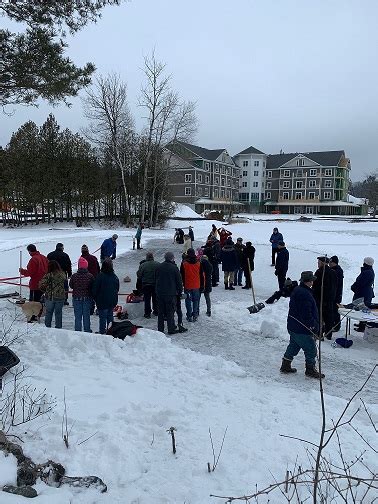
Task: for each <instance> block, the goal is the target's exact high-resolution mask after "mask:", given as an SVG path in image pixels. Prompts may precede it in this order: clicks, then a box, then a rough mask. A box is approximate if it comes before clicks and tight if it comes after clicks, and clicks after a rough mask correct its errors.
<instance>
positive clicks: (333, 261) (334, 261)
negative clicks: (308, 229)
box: [329, 256, 344, 332]
mask: <svg viewBox="0 0 378 504" xmlns="http://www.w3.org/2000/svg"><path fill="white" fill-rule="evenodd" d="M329 267H330V268H331V269H332V270H333V271H334V272H335V273H336V277H337V287H336V297H335V303H334V305H333V307H334V312H333V324H334V326H335V327H334V331H335V332H338V331H340V327H341V323H340V313H339V307H338V305H339V304H341V302H342V299H343V284H344V271H343V269H342V268H341V266H340V265H339V258H338V257H337V256H332V257H331V258H330V260H329Z"/></svg>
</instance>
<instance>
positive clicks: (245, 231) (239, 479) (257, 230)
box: [0, 208, 378, 504]
mask: <svg viewBox="0 0 378 504" xmlns="http://www.w3.org/2000/svg"><path fill="white" fill-rule="evenodd" d="M184 211H185V209H182V208H181V209H180V215H178V216H181V215H183V212H184ZM184 213H185V212H184ZM183 216H184V215H183ZM190 216H191V215H185V217H190ZM192 217H193V216H192ZM249 217H250V219H251V220H250V221H249V222H248V223H246V224H235V225H231V226H228V228H229V229H230V230H231V231H232V233H233V236H234V237H235V238H236V237H238V236H241V237H243V238H244V241H247V240H251V241H252V243H253V244H254V246H255V247H256V262H255V275H254V283H255V287H256V292H257V297H258V300H259V301H261V300H265V299H266V298H267V297H268V296H269V295H270V294H272V293H273V292H274V291H275V290H276V288H277V280H276V277H275V276H274V273H273V268H271V267H270V245H269V237H270V234H271V232H272V228H273V227H274V226H278V227H279V229H280V231H281V232H282V233H283V235H284V238H285V241H286V244H287V247H288V250H289V251H290V267H289V276H290V277H291V278H293V279H298V277H299V275H300V272H301V271H302V270H305V269H313V270H315V269H316V256H317V255H320V254H324V253H327V254H329V255H333V254H336V255H338V256H339V259H340V264H341V266H342V267H343V268H344V272H345V279H344V282H345V283H344V301H345V302H348V301H350V300H351V298H352V293H351V291H350V290H349V287H350V285H351V283H352V282H353V281H354V279H355V277H356V275H357V274H358V272H359V267H360V265H361V262H362V259H363V257H365V256H367V255H371V256H373V257H375V259H376V260H378V257H377V255H376V251H377V245H378V227H377V224H375V223H374V222H360V223H349V222H346V221H342V222H339V221H323V220H322V221H321V220H313V221H312V222H308V223H302V222H298V221H295V220H292V219H291V220H285V216H280V218H281V219H282V220H280V221H278V222H270V221H267V220H265V219H260V216H249ZM254 217H256V219H258V220H252V219H253V218H254ZM189 224H192V225H193V227H194V232H195V238H196V245H197V244H198V246H199V245H201V244H202V243H203V240H204V239H205V238H206V236H207V234H208V232H209V229H210V227H211V221H192V222H190V220H188V221H187V222H186V221H175V220H171V221H169V222H168V224H167V227H166V229H163V230H145V231H144V233H143V237H142V242H143V243H142V245H143V247H144V250H142V251H132V250H131V249H132V237H133V235H134V234H135V230H126V229H119V230H117V233H118V234H119V239H118V254H119V257H118V259H117V260H116V261H115V268H116V272H117V274H118V275H119V277H120V278H121V279H122V278H123V277H124V276H125V275H126V274H128V275H129V276H131V278H132V281H133V283H132V285H131V286H130V284H122V291H123V292H124V293H125V292H130V289H131V288H132V286H133V285H134V281H135V270H136V268H137V265H138V263H139V261H140V260H141V259H142V258H143V257H144V254H145V251H146V250H147V249H148V250H149V249H151V250H153V251H154V253H155V258H156V259H157V260H161V259H162V257H163V254H164V252H165V251H167V250H172V251H174V253H175V255H176V258H177V260H179V258H180V255H181V247H180V246H178V245H173V244H172V237H173V233H174V228H175V227H187V226H188V225H189ZM113 232H114V229H111V230H104V229H100V228H99V229H93V228H90V229H75V228H72V227H70V226H63V225H61V224H60V225H55V226H50V228H49V227H47V226H45V227H42V226H38V227H37V226H30V227H27V228H23V229H20V230H18V229H14V230H13V229H12V230H11V229H3V230H1V231H0V250H1V259H2V260H1V263H0V276H1V277H8V276H16V275H17V270H18V261H19V251H20V250H23V258H24V259H23V262H24V264H26V261H27V253H26V250H25V247H26V245H27V244H28V243H36V244H37V245H38V248H39V250H40V251H41V252H42V253H48V252H49V251H51V250H53V249H54V248H55V244H56V242H57V241H62V242H63V243H64V244H65V250H66V252H68V253H69V254H70V255H71V258H72V260H73V261H76V260H77V258H78V257H79V254H80V246H81V245H82V244H83V243H86V244H87V245H88V246H89V248H90V251H94V250H96V249H97V248H98V247H99V246H100V244H101V242H102V240H103V239H104V238H106V237H108V236H110V235H111V234H112V233H113ZM13 288H14V287H12V286H5V285H3V286H2V287H0V291H9V290H13ZM15 288H16V287H15ZM16 290H17V288H16ZM24 293H25V294H26V293H27V289H24ZM120 302H124V297H123V296H121V298H120ZM212 302H213V310H212V311H213V316H212V317H211V318H208V317H206V316H205V315H204V311H205V310H204V309H203V307H202V314H201V316H200V321H199V322H198V323H196V324H190V327H189V331H188V332H187V333H185V334H183V335H175V336H173V337H172V338H171V339H170V338H168V337H166V336H164V335H162V334H161V333H159V332H157V331H156V330H155V329H156V326H157V322H156V319H150V320H146V319H143V317H142V315H143V307H142V305H141V304H138V305H128V306H127V307H128V310H129V313H130V318H131V319H132V320H133V321H135V322H136V323H138V324H139V325H143V326H144V327H145V328H144V329H140V330H139V331H138V333H137V335H136V337H135V338H127V339H126V340H125V342H122V341H119V340H113V339H112V338H111V337H107V336H100V335H96V334H84V333H80V334H79V333H75V332H73V331H71V329H72V327H73V313H72V308H71V307H67V308H65V310H64V316H63V326H64V329H62V330H55V329H46V328H45V327H44V326H43V324H40V325H38V324H35V325H31V324H26V323H25V322H24V321H23V319H22V315H21V313H20V310H19V308H17V307H14V306H12V305H11V304H10V303H9V302H7V301H6V300H0V315H1V316H2V317H3V321H4V325H5V326H7V324H9V323H10V321H11V320H12V319H13V318H14V315H15V314H16V315H17V318H18V321H16V322H15V323H14V326H13V331H19V332H20V333H21V334H22V341H18V342H16V343H15V345H14V347H13V348H14V350H15V351H16V353H17V354H18V355H19V357H20V359H21V362H22V363H25V364H26V365H27V366H28V376H29V377H30V378H29V381H30V383H31V384H33V386H35V387H37V388H38V389H44V388H46V389H47V392H48V393H49V394H52V395H53V396H55V397H56V398H57V406H56V409H55V410H54V412H53V414H52V415H51V418H50V419H48V418H44V417H41V418H40V419H39V420H36V421H34V422H32V423H30V424H26V425H23V426H21V427H19V428H17V429H15V431H14V433H15V434H17V435H19V436H20V437H21V438H22V439H23V441H24V443H23V448H24V452H25V453H26V454H27V455H29V456H31V457H32V458H33V460H34V461H35V462H45V461H46V460H47V459H53V460H55V461H58V462H61V463H62V464H63V465H65V466H66V468H67V474H69V475H74V476H76V475H88V474H93V475H97V476H99V477H101V478H102V479H103V480H104V481H105V483H106V484H107V485H108V492H107V493H106V494H98V493H97V492H95V491H89V490H85V491H84V490H81V491H78V490H72V489H68V488H63V487H62V488H60V489H55V488H51V487H47V486H46V485H45V484H43V483H39V484H38V485H37V486H36V489H37V491H38V493H39V496H38V497H37V498H36V499H35V502H37V503H52V502H53V503H57V504H61V503H62V504H63V503H69V502H72V503H78V504H82V503H85V504H91V503H122V504H123V503H127V504H129V503H130V504H131V503H132V504H150V503H151V504H152V503H154V504H155V503H158V504H176V503H180V504H181V503H186V504H189V503H190V504H205V503H209V502H223V501H222V500H220V501H219V500H217V499H215V498H210V497H209V495H210V494H219V495H243V494H246V493H249V492H250V493H252V492H253V491H254V490H255V485H256V484H258V485H259V486H265V485H267V484H269V483H271V482H272V481H273V477H272V474H273V476H274V477H276V478H278V479H281V478H283V477H284V475H285V473H286V469H287V468H289V469H292V468H293V466H294V464H295V461H296V459H297V457H298V462H299V463H300V464H302V465H303V466H308V462H307V455H306V452H305V448H304V446H303V445H302V444H301V443H300V442H298V441H294V440H292V439H288V438H284V437H281V436H280V435H281V434H284V435H290V436H295V437H299V438H306V439H308V440H309V441H312V442H316V441H317V439H318V436H319V431H320V410H319V392H318V384H317V382H316V381H314V380H311V379H306V378H305V377H304V373H303V372H302V369H303V366H304V360H303V355H299V356H298V358H297V359H296V366H297V367H298V373H297V374H296V375H294V376H282V375H280V373H279V366H280V360H281V357H282V354H283V352H284V350H285V348H286V344H287V342H288V335H287V332H286V316H287V305H288V302H287V300H280V301H279V302H278V303H276V304H274V305H271V306H267V307H266V308H264V310H262V311H261V312H260V313H258V314H255V315H249V313H248V311H247V310H246V307H247V306H248V305H250V304H251V303H252V297H251V292H250V291H244V290H241V289H240V288H237V290H236V291H231V292H229V291H225V290H224V289H223V288H222V284H220V286H219V287H217V288H215V289H214V290H213V293H212ZM183 308H184V303H183ZM97 324H98V322H97V319H96V317H93V320H92V329H93V330H94V331H95V330H97ZM341 334H342V332H341V333H340V335H341ZM352 339H353V340H354V344H353V346H352V347H351V349H349V350H345V349H341V348H334V347H333V346H332V345H331V344H330V342H328V341H326V342H325V343H324V344H323V352H324V353H323V359H324V362H323V370H324V372H325V373H326V379H325V381H324V386H325V390H326V404H327V408H328V423H329V424H331V419H332V418H333V419H335V418H337V416H338V415H339V414H340V412H341V411H342V409H343V408H344V406H345V400H346V399H347V398H348V397H350V396H351V395H352V393H353V392H354V391H355V390H356V389H357V388H358V387H359V386H360V385H361V384H362V382H363V381H364V379H365V378H366V376H367V375H368V373H369V372H370V371H371V369H372V368H373V366H374V364H375V363H376V362H377V351H378V348H377V346H376V345H372V344H369V343H367V342H365V341H364V340H363V339H362V338H361V335H360V334H357V333H353V334H352ZM193 350H194V351H193ZM9 380H11V376H9ZM10 385H11V383H10V381H7V380H6V385H5V392H6V390H9V387H10ZM64 388H65V391H66V402H67V410H68V422H69V425H73V427H72V430H71V434H70V447H69V449H67V448H66V447H65V445H64V443H63V440H62V438H61V423H62V415H63V408H64V406H63V390H64ZM363 397H364V398H365V401H366V404H367V407H368V409H369V411H370V413H371V414H372V415H373V418H374V419H375V421H376V420H377V415H378V407H377V403H378V382H377V377H376V376H375V377H374V378H373V379H372V380H371V381H370V382H369V385H368V387H367V389H366V390H365V391H364V394H363ZM359 405H360V402H359V400H358V399H357V400H356V401H355V405H354V406H355V407H357V406H359ZM351 411H354V409H353V408H352V410H351ZM171 426H173V427H175V428H176V429H177V431H176V440H177V453H176V455H173V454H172V450H171V440H170V435H169V433H167V432H166V431H167V429H169V428H170V427H171ZM226 427H228V429H227V434H226V437H225V442H224V447H223V451H222V455H221V457H220V461H219V464H218V467H217V468H216V470H215V471H214V472H213V473H211V474H209V473H208V472H207V463H208V462H210V463H212V460H213V456H212V451H211V443H210V440H209V428H210V429H211V432H212V437H213V441H214V445H215V450H216V451H217V450H219V448H220V445H221V442H222V437H223V435H224V431H225V429H226ZM355 427H356V428H358V430H359V432H360V433H361V434H362V435H363V436H364V438H365V439H366V440H367V441H369V442H370V443H372V444H374V443H376V433H375V432H374V430H373V429H372V427H371V426H370V425H369V421H368V418H367V416H366V415H365V414H364V413H363V412H362V411H361V412H360V413H359V414H358V415H357V416H356V418H355ZM93 434H94V435H93ZM92 435H93V437H91V438H90V439H89V440H88V441H86V442H85V443H83V444H79V443H80V442H81V441H83V440H85V439H86V438H88V437H89V436H92ZM342 439H343V442H344V449H345V454H346V456H347V457H348V458H349V459H351V458H352V457H353V456H355V455H358V454H359V453H360V452H361V451H362V450H363V449H365V448H367V446H366V445H365V443H364V442H363V441H362V440H361V438H360V437H359V436H358V435H357V434H356V433H355V432H354V431H353V430H352V429H350V428H349V427H345V429H344V430H343V434H342ZM327 451H328V454H329V455H330V456H331V457H333V460H336V457H337V444H336V443H331V444H330V445H329V447H328V448H327ZM370 451H371V450H370ZM370 451H369V450H368V453H366V455H365V459H364V462H365V464H366V465H368V466H369V467H370V468H371V469H372V470H375V471H377V460H376V457H373V455H372V454H371V453H370ZM15 477H16V464H15V460H14V459H13V456H10V457H7V458H5V457H3V456H2V454H1V452H0V485H3V484H5V483H11V484H12V483H14V482H15ZM16 502H17V503H18V502H23V499H22V498H20V497H16V496H12V495H8V494H5V493H0V503H1V504H3V503H5V504H8V503H16ZM261 502H265V501H261ZM270 502H271V503H277V504H279V503H281V502H283V500H282V496H280V495H279V494H277V495H276V496H275V497H271V501H270ZM366 502H367V501H366ZM369 502H372V501H369Z"/></svg>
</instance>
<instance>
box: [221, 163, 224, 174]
mask: <svg viewBox="0 0 378 504" xmlns="http://www.w3.org/2000/svg"><path fill="white" fill-rule="evenodd" d="M221 173H224V166H223V165H222V166H221Z"/></svg>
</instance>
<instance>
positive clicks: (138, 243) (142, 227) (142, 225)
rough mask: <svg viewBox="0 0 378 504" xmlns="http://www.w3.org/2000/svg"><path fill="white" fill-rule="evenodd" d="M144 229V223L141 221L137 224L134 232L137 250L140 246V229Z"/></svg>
mask: <svg viewBox="0 0 378 504" xmlns="http://www.w3.org/2000/svg"><path fill="white" fill-rule="evenodd" d="M143 229H144V224H142V222H141V223H140V224H139V226H138V227H137V230H136V233H135V239H136V242H137V250H140V249H141V248H142V247H141V246H140V240H141V238H142V231H143Z"/></svg>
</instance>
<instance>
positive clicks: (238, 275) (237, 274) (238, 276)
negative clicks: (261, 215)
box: [234, 238, 245, 287]
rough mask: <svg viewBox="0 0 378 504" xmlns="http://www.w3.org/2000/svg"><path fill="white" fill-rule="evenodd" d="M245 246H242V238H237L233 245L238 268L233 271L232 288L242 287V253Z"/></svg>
mask: <svg viewBox="0 0 378 504" xmlns="http://www.w3.org/2000/svg"><path fill="white" fill-rule="evenodd" d="M244 249H245V246H244V245H243V238H237V240H236V243H235V250H236V256H237V258H238V267H237V268H236V270H235V271H234V286H235V285H238V286H239V287H241V286H242V285H243V283H242V280H243V253H244Z"/></svg>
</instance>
